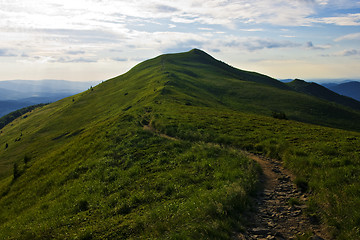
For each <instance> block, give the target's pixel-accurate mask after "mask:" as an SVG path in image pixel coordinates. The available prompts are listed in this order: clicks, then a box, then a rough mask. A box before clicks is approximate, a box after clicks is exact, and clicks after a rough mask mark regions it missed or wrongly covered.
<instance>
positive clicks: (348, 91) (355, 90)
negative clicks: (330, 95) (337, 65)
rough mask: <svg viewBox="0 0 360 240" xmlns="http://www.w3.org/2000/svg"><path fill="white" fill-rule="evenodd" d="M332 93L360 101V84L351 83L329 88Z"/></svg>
mask: <svg viewBox="0 0 360 240" xmlns="http://www.w3.org/2000/svg"><path fill="white" fill-rule="evenodd" d="M328 88H329V89H330V90H331V91H334V92H336V93H338V94H341V95H344V96H348V97H351V98H353V99H356V100H358V101H360V82H357V81H351V82H346V83H340V84H337V85H334V86H328Z"/></svg>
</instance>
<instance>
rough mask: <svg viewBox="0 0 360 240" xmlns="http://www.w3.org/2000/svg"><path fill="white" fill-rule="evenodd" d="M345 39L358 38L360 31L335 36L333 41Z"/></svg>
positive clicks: (359, 38)
mask: <svg viewBox="0 0 360 240" xmlns="http://www.w3.org/2000/svg"><path fill="white" fill-rule="evenodd" d="M345 40H360V32H358V33H351V34H347V35H344V36H341V37H338V38H336V39H335V40H334V41H335V42H340V41H345Z"/></svg>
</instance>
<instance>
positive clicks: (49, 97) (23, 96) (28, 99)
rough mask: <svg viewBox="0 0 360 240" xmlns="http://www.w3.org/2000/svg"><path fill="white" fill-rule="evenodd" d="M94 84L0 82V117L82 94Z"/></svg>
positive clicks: (51, 81) (54, 81) (30, 81)
mask: <svg viewBox="0 0 360 240" xmlns="http://www.w3.org/2000/svg"><path fill="white" fill-rule="evenodd" d="M91 85H95V82H71V81H63V80H38V81H35V80H11V81H0V117H1V116H4V115H6V114H8V113H10V112H12V111H15V110H18V109H20V108H24V107H28V106H31V105H35V104H39V103H49V102H55V101H57V100H60V99H62V98H65V97H68V96H71V95H74V94H77V93H79V92H82V91H84V90H86V89H88V88H90V86H91Z"/></svg>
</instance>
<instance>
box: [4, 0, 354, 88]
mask: <svg viewBox="0 0 360 240" xmlns="http://www.w3.org/2000/svg"><path fill="white" fill-rule="evenodd" d="M192 48H199V49H202V50H204V51H206V52H208V53H209V54H211V55H213V56H214V57H215V58H217V59H220V60H222V61H224V62H227V63H228V64H230V65H232V66H235V67H237V68H240V69H245V70H251V71H257V72H260V73H264V74H267V75H270V76H272V77H274V78H278V79H281V78H302V79H305V80H307V79H317V78H327V79H335V78H352V79H360V0H291V1H289V0H212V1H203V0H170V1H162V0H62V1H59V0H56V1H54V0H37V1H28V0H1V1H0V68H1V74H0V80H11V79H27V80H29V79H31V80H32V79H34V80H35V79H65V80H74V81H94V80H95V81H101V80H105V79H108V78H111V77H114V76H116V75H119V74H122V73H124V72H126V71H127V70H129V69H130V68H131V67H133V66H134V65H135V64H137V63H139V62H141V61H143V60H145V59H148V58H152V57H155V56H157V55H159V54H162V53H174V52H182V51H188V50H190V49H192Z"/></svg>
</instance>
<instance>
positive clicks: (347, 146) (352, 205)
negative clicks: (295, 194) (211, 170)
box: [152, 106, 360, 239]
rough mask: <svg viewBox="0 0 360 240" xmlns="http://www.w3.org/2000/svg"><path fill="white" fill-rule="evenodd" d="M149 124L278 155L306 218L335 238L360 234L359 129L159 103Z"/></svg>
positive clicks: (184, 136)
mask: <svg viewBox="0 0 360 240" xmlns="http://www.w3.org/2000/svg"><path fill="white" fill-rule="evenodd" d="M169 109H176V111H175V110H173V111H169ZM152 124H153V126H154V128H156V129H159V131H160V132H162V133H165V134H167V135H169V136H171V137H176V138H181V139H186V140H191V141H204V142H210V141H211V142H214V143H217V144H225V145H232V146H235V147H238V148H242V149H247V150H249V151H252V152H255V153H262V154H266V155H267V156H269V157H272V158H278V159H282V161H283V162H284V164H285V165H286V166H287V167H288V168H289V169H290V170H291V171H292V172H294V174H295V175H296V176H297V178H296V183H297V184H299V185H303V186H306V188H307V189H308V191H309V192H311V193H312V197H311V198H310V199H309V202H308V205H309V212H308V214H309V216H312V218H314V219H318V220H319V221H322V222H324V223H325V224H326V225H328V226H329V229H330V231H331V233H332V234H333V236H334V237H336V238H337V239H356V238H359V237H360V232H359V228H358V226H359V225H358V223H359V221H360V210H359V208H358V206H359V204H360V192H359V191H358V189H360V180H359V179H360V152H359V148H358V146H360V134H359V133H356V132H349V131H343V130H338V129H332V128H326V127H320V126H315V125H308V124H302V123H298V122H294V121H286V120H277V119H272V118H268V117H261V116H258V115H251V114H244V113H239V112H235V111H227V110H223V111H221V110H214V109H211V108H201V107H189V106H176V107H175V106H172V107H170V106H167V107H163V108H162V109H159V112H158V114H157V115H156V117H155V118H154V120H153V121H152Z"/></svg>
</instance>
